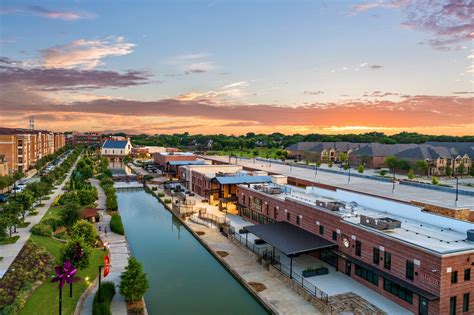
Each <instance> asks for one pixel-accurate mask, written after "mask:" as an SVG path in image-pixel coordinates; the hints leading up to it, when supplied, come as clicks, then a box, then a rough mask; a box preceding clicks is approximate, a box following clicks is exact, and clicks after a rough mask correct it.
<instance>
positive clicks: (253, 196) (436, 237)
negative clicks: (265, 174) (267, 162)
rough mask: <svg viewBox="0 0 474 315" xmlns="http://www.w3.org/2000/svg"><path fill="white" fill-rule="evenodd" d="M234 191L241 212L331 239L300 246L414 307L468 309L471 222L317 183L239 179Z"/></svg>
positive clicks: (473, 245) (473, 239)
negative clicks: (324, 244) (244, 182)
mask: <svg viewBox="0 0 474 315" xmlns="http://www.w3.org/2000/svg"><path fill="white" fill-rule="evenodd" d="M318 186H321V187H318ZM237 196H238V205H239V212H240V215H241V216H242V217H244V218H246V219H247V220H249V221H251V222H253V223H256V224H264V225H271V224H273V223H274V222H281V221H285V222H288V223H290V224H292V225H294V226H296V227H298V228H299V229H302V230H304V231H309V232H310V233H312V234H313V235H316V236H318V237H320V238H321V239H323V240H325V241H329V242H332V243H333V248H326V249H322V250H315V251H312V252H310V253H306V254H307V255H310V256H312V257H315V258H316V259H319V260H322V261H324V262H326V263H327V264H329V265H331V266H333V267H334V268H335V269H336V270H337V271H339V272H342V273H344V274H346V275H347V276H348V277H351V278H352V279H354V280H355V281H357V282H359V283H361V284H363V285H364V286H366V287H368V288H370V289H371V290H373V291H375V292H377V293H378V294H380V295H382V296H384V297H386V298H388V299H390V300H392V301H393V302H395V303H396V304H398V305H400V306H402V307H403V308H405V309H406V310H408V311H410V312H412V313H415V314H472V311H473V310H474V297H473V296H474V285H473V282H472V281H474V279H473V280H471V278H472V275H471V273H472V270H471V269H472V268H473V265H474V230H473V229H474V225H473V224H472V223H469V222H465V221H461V220H456V219H452V218H448V217H443V216H439V215H436V214H432V213H428V212H424V211H422V208H420V207H417V206H415V205H411V204H408V203H403V202H400V201H395V200H391V199H387V198H383V197H376V196H370V195H364V194H361V193H356V192H352V191H348V190H344V189H339V188H335V187H333V188H331V187H329V186H323V185H318V184H315V186H314V187H306V188H298V187H294V186H289V185H276V184H256V185H239V186H238V187H237ZM468 231H471V232H468ZM469 233H473V234H472V235H470V234H469ZM469 235H470V236H469ZM264 241H265V239H264ZM291 261H293V257H292V258H291Z"/></svg>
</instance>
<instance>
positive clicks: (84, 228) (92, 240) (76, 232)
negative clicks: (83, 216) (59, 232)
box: [71, 220, 99, 247]
mask: <svg viewBox="0 0 474 315" xmlns="http://www.w3.org/2000/svg"><path fill="white" fill-rule="evenodd" d="M71 236H72V237H73V238H75V239H78V238H82V239H83V240H84V242H86V244H87V245H89V246H91V247H94V246H95V244H96V242H97V238H98V237H99V236H98V235H97V231H96V229H95V227H94V225H93V224H92V223H90V222H89V221H87V220H79V221H77V222H76V223H74V225H73V226H72V229H71Z"/></svg>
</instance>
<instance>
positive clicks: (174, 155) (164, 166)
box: [153, 152, 197, 176]
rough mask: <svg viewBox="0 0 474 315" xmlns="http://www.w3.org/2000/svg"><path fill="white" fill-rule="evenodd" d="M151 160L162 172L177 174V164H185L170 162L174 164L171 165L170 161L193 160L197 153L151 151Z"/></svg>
mask: <svg viewBox="0 0 474 315" xmlns="http://www.w3.org/2000/svg"><path fill="white" fill-rule="evenodd" d="M153 160H154V161H155V164H157V165H158V167H159V168H160V169H161V170H162V171H163V172H166V173H169V174H173V175H176V176H177V175H178V168H179V166H182V165H185V164H181V165H177V164H176V163H171V164H175V165H171V164H170V162H178V161H179V162H195V161H196V160H197V155H195V154H194V153H192V152H156V153H153ZM178 164H179V163H178Z"/></svg>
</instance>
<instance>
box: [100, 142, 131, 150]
mask: <svg viewBox="0 0 474 315" xmlns="http://www.w3.org/2000/svg"><path fill="white" fill-rule="evenodd" d="M127 144H128V141H126V140H105V142H104V144H103V145H102V148H104V149H125V147H126V146H127Z"/></svg>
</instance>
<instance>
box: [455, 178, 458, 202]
mask: <svg viewBox="0 0 474 315" xmlns="http://www.w3.org/2000/svg"><path fill="white" fill-rule="evenodd" d="M458 188H459V177H457V176H456V201H455V205H456V207H457V206H458V196H459V195H458Z"/></svg>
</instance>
